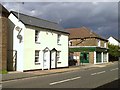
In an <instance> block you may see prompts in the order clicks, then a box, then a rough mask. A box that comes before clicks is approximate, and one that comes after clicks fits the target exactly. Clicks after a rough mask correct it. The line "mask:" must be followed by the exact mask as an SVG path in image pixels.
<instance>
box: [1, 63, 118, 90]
mask: <svg viewBox="0 0 120 90" xmlns="http://www.w3.org/2000/svg"><path fill="white" fill-rule="evenodd" d="M115 80H118V64H117V63H115V64H111V65H109V66H106V67H100V68H92V69H87V70H76V71H71V72H65V73H58V74H51V75H45V76H36V77H31V78H27V79H20V80H11V81H4V82H3V83H2V88H97V87H101V86H103V85H105V84H107V83H110V82H113V81H115ZM114 87H118V84H115V86H114ZM3 90H4V89H3Z"/></svg>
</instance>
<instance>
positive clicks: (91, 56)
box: [66, 27, 108, 64]
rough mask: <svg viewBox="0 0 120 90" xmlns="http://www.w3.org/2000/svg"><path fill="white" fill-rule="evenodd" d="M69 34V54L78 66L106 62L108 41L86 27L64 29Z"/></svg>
mask: <svg viewBox="0 0 120 90" xmlns="http://www.w3.org/2000/svg"><path fill="white" fill-rule="evenodd" d="M66 30H67V31H68V32H69V33H70V36H69V53H70V55H71V54H72V56H73V59H75V60H77V62H78V64H79V63H80V62H83V63H93V64H98V63H106V62H108V40H106V39H104V38H102V37H101V36H99V35H97V34H96V33H94V32H92V31H91V30H90V29H88V28H86V27H81V28H69V29H66Z"/></svg>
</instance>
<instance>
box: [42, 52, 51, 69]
mask: <svg viewBox="0 0 120 90" xmlns="http://www.w3.org/2000/svg"><path fill="white" fill-rule="evenodd" d="M49 54H50V53H49V51H48V50H47V51H44V54H43V69H49V61H50V55H49Z"/></svg>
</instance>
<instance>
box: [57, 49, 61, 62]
mask: <svg viewBox="0 0 120 90" xmlns="http://www.w3.org/2000/svg"><path fill="white" fill-rule="evenodd" d="M60 52H61V51H57V63H59V62H60Z"/></svg>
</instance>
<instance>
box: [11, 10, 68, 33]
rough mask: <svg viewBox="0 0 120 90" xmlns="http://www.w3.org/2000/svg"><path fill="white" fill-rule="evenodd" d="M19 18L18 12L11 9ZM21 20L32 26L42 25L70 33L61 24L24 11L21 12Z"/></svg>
mask: <svg viewBox="0 0 120 90" xmlns="http://www.w3.org/2000/svg"><path fill="white" fill-rule="evenodd" d="M11 13H13V14H14V15H15V16H16V17H17V18H18V13H17V12H14V11H11ZM19 20H20V21H22V22H23V23H24V24H25V25H30V26H36V27H41V28H46V29H50V30H54V31H57V32H63V33H67V34H69V33H68V32H67V31H65V30H64V29H63V28H62V27H61V26H59V25H58V24H57V23H55V22H51V21H48V20H44V19H40V18H36V17H33V16H28V15H25V14H22V13H19Z"/></svg>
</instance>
